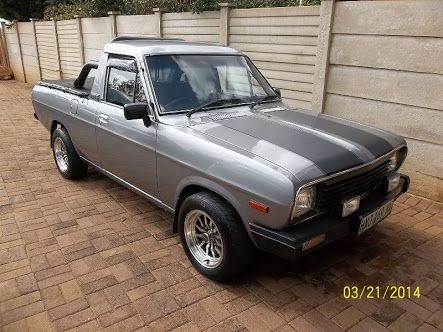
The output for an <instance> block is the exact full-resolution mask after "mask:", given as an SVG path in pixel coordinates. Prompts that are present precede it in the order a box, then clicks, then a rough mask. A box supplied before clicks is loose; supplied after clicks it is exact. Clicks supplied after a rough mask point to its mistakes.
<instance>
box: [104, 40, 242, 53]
mask: <svg viewBox="0 0 443 332" xmlns="http://www.w3.org/2000/svg"><path fill="white" fill-rule="evenodd" d="M103 51H104V52H107V53H115V54H122V55H132V56H144V55H159V54H230V55H232V54H240V52H239V51H237V50H236V49H233V48H231V47H226V46H220V45H217V44H210V43H200V42H187V41H184V40H180V39H161V38H130V37H128V38H127V39H126V38H122V39H120V37H117V38H116V39H115V40H113V41H111V42H109V43H107V44H106V45H105V47H104V49H103Z"/></svg>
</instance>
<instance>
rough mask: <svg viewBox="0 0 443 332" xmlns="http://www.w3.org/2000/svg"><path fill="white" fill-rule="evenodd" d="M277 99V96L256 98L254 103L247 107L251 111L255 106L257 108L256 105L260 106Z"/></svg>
mask: <svg viewBox="0 0 443 332" xmlns="http://www.w3.org/2000/svg"><path fill="white" fill-rule="evenodd" d="M276 98H278V96H277V95H274V96H273V95H267V96H264V97H261V98H258V99H257V100H256V101H254V102H253V103H252V104H251V105H249V108H250V109H251V110H252V109H253V108H254V107H255V106H257V105H258V104H261V103H263V102H265V101H267V100H272V99H276Z"/></svg>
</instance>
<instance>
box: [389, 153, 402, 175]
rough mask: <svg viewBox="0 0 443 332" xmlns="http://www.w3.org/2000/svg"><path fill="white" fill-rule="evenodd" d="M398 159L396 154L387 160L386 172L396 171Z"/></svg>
mask: <svg viewBox="0 0 443 332" xmlns="http://www.w3.org/2000/svg"><path fill="white" fill-rule="evenodd" d="M399 160H400V158H399V156H398V152H396V153H394V154H393V155H392V156H391V158H390V159H389V167H388V170H389V171H393V170H396V169H397V166H398V162H399Z"/></svg>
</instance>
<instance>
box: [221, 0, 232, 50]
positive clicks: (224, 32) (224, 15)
mask: <svg viewBox="0 0 443 332" xmlns="http://www.w3.org/2000/svg"><path fill="white" fill-rule="evenodd" d="M218 5H219V6H220V39H219V43H220V44H221V45H224V46H228V45H229V13H230V11H231V8H232V7H234V5H233V4H231V3H229V2H222V3H219V4H218Z"/></svg>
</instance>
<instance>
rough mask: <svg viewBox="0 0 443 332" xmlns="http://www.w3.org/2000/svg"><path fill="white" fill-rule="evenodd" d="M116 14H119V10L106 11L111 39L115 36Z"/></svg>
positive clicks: (116, 32)
mask: <svg viewBox="0 0 443 332" xmlns="http://www.w3.org/2000/svg"><path fill="white" fill-rule="evenodd" d="M117 15H120V12H108V16H109V20H110V23H111V36H112V39H114V38H115V37H117V34H118V31H117Z"/></svg>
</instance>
